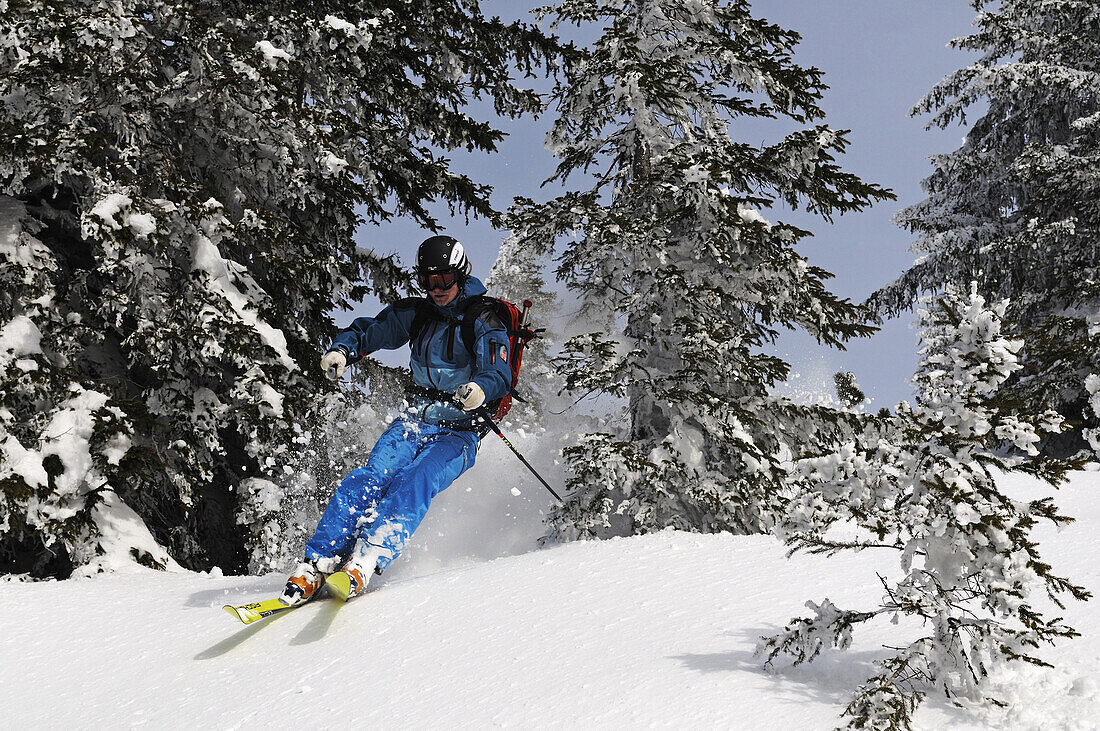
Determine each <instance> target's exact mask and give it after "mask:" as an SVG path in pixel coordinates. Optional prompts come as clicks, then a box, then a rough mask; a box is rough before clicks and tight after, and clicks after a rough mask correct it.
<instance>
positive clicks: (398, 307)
mask: <svg viewBox="0 0 1100 731" xmlns="http://www.w3.org/2000/svg"><path fill="white" fill-rule="evenodd" d="M419 302H420V300H417V299H414V298H409V299H403V300H398V301H397V302H394V303H393V304H392V305H387V306H386V307H385V308H383V310H382V311H381V312H379V313H378V314H377V315H375V316H374V317H358V318H356V319H355V321H354V322H352V323H351V325H350V326H349V327H347V328H345V329H343V330H341V331H340V333H339V334H338V335H337V336H336V338H335V339H334V340H333V341H332V345H330V346H329V347H328V349H329V350H330V351H331V350H335V351H338V352H340V353H343V354H344V356H345V357H347V360H348V363H354V362H356V361H357V360H360V359H361V358H363V357H364V356H366V355H369V354H370V353H373V352H374V351H376V350H394V349H395V348H400V347H401V346H402V345H404V344H405V343H407V342H409V328H410V327H411V326H412V321H413V318H414V317H415V316H416V307H417V304H418V303H419Z"/></svg>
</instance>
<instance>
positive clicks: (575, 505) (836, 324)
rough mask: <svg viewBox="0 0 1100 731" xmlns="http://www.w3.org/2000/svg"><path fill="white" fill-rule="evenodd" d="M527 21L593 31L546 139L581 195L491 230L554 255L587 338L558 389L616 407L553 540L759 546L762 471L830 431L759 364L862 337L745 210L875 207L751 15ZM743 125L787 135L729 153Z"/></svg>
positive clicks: (770, 475)
mask: <svg viewBox="0 0 1100 731" xmlns="http://www.w3.org/2000/svg"><path fill="white" fill-rule="evenodd" d="M545 14H547V15H550V16H553V17H554V18H555V19H556V20H557V22H565V23H576V24H578V25H580V26H582V27H592V26H590V25H588V24H598V25H595V27H596V28H600V29H602V30H600V31H598V32H599V33H600V35H599V37H598V39H597V40H596V41H595V42H594V43H592V44H591V46H590V47H589V48H588V49H587V53H586V57H585V58H584V59H583V61H581V62H579V63H578V64H577V65H576V66H575V67H574V68H573V69H572V70H571V71H570V72H569V73H568V74H567V77H566V81H565V82H564V83H562V84H560V85H559V86H558V87H557V88H556V91H555V94H554V97H555V100H556V103H557V109H558V112H559V115H560V116H559V118H558V119H557V121H556V122H555V123H554V125H553V128H552V130H551V132H550V134H549V136H548V143H547V144H548V147H549V148H550V149H551V150H552V151H553V152H554V154H555V155H556V156H557V157H558V158H559V161H560V162H559V165H558V168H557V174H556V177H557V178H558V179H561V180H563V181H564V180H565V179H566V178H567V177H568V176H570V175H572V174H576V173H579V172H591V173H593V175H594V178H595V181H594V183H593V185H592V187H591V188H590V189H589V190H586V191H583V192H569V193H567V194H565V195H563V196H561V197H558V198H556V199H554V200H551V201H549V202H547V203H542V204H536V203H535V202H534V201H531V200H524V199H519V200H517V203H516V205H515V206H514V207H513V209H512V210H511V211H510V213H509V215H508V217H507V218H506V225H507V227H508V228H509V229H511V230H512V231H513V233H514V236H515V238H516V242H517V245H518V246H520V247H523V248H524V249H527V250H530V251H532V252H550V251H552V250H553V249H554V246H555V244H556V242H558V241H564V244H563V246H562V251H561V253H560V256H559V263H560V265H559V267H558V269H557V276H558V278H559V280H561V281H564V282H565V283H566V284H567V286H568V287H569V288H570V289H571V290H573V291H574V292H575V293H576V294H577V296H578V298H579V299H580V302H581V308H582V309H581V313H580V317H579V318H578V320H579V322H580V323H582V325H584V326H585V327H586V328H587V329H588V330H589V332H586V333H584V334H581V335H577V336H575V337H572V338H571V339H570V340H569V341H568V342H567V344H566V345H565V348H564V353H563V355H562V357H561V358H560V359H559V360H558V365H559V368H560V370H561V373H562V375H563V377H564V378H565V381H566V384H567V386H568V388H569V389H571V390H572V392H573V393H575V394H593V395H597V396H609V397H612V398H613V399H616V398H617V399H621V400H622V401H623V402H624V406H623V417H622V418H619V419H618V422H619V424H617V425H616V424H614V423H609V425H608V427H607V431H605V432H599V433H590V434H587V435H584V436H583V437H581V439H580V441H579V443H578V444H576V445H574V446H572V447H570V448H568V449H567V450H566V456H567V458H568V462H569V466H570V468H571V470H572V476H571V478H570V479H569V481H568V485H569V487H570V488H571V489H572V492H571V494H570V497H569V499H568V501H567V504H566V506H565V507H564V508H563V509H561V510H560V511H558V512H556V513H555V514H554V516H553V518H552V520H553V525H554V527H555V530H556V532H557V534H558V535H559V536H562V537H565V538H575V537H583V536H604V535H608V534H616V533H617V534H624V533H640V532H646V531H651V530H658V529H661V528H665V527H669V526H674V527H677V528H683V529H687V530H695V531H716V530H732V531H760V530H766V529H767V528H768V527H769V525H770V523H771V521H772V519H773V516H774V515H775V513H776V512H777V510H778V499H779V495H780V492H781V489H782V485H783V481H784V477H785V475H784V472H783V470H782V468H781V466H780V455H781V454H783V453H784V451H785V450H795V451H797V450H798V449H799V447H798V443H799V442H800V441H802V440H803V439H806V438H808V436H809V435H808V432H811V431H813V430H814V429H818V428H828V421H829V419H831V418H836V417H830V416H825V417H823V418H821V419H819V418H817V417H818V414H817V413H815V412H814V410H813V409H811V408H810V407H800V406H796V405H794V404H792V403H790V402H789V401H786V400H783V399H781V398H777V397H774V396H772V395H771V394H770V392H771V390H772V387H773V386H775V385H776V384H777V383H778V382H781V381H783V380H785V379H786V377H787V374H788V370H789V367H788V364H787V363H785V362H784V361H783V360H782V359H780V358H778V357H775V356H774V355H769V354H768V353H767V352H766V350H767V348H768V347H769V345H771V344H772V343H774V341H775V338H776V337H777V335H778V330H779V329H780V328H802V329H804V330H806V331H807V332H809V333H810V334H812V335H813V336H814V337H816V338H817V339H818V340H819V341H820V342H822V343H826V344H828V345H833V346H841V344H842V343H843V342H844V341H845V340H847V339H848V338H851V337H854V336H860V335H865V334H867V333H868V332H870V330H871V328H869V327H866V326H864V325H862V324H860V322H859V320H860V313H859V311H858V309H857V308H856V307H855V306H854V305H852V304H851V303H849V302H848V301H847V300H844V299H841V298H839V297H837V296H835V295H833V294H832V293H831V292H829V290H828V289H827V288H826V286H825V280H826V279H828V278H829V277H830V275H829V273H828V272H825V271H823V270H822V269H820V268H817V267H814V266H811V265H809V264H808V263H807V261H806V259H805V258H804V257H803V256H801V255H800V254H799V253H798V252H797V251H796V248H795V247H796V244H797V243H798V242H799V241H800V240H801V239H802V238H803V237H805V236H807V235H808V233H809V232H807V231H803V230H799V229H798V228H795V227H794V226H791V225H788V224H784V223H771V222H769V221H767V220H766V219H765V218H764V216H763V215H761V213H760V212H759V211H760V209H767V208H770V207H772V206H773V205H774V204H776V203H777V202H779V201H782V202H783V203H786V204H788V205H790V206H792V207H798V206H800V205H801V206H805V207H806V208H807V209H808V210H810V211H813V212H816V213H818V214H820V215H821V216H823V217H824V218H825V219H829V218H830V217H831V216H832V215H833V214H835V213H838V212H845V211H855V210H859V209H861V208H863V207H865V206H866V205H868V204H869V203H870V202H871V201H873V200H876V199H882V198H887V197H889V196H890V194H889V192H888V191H885V190H883V189H882V188H880V187H878V186H875V185H871V184H867V183H864V182H862V181H860V180H859V179H858V178H857V177H856V176H854V175H851V174H848V173H845V172H842V171H841V170H840V168H839V167H838V166H837V164H836V163H835V162H834V156H835V155H836V154H838V153H840V152H842V151H843V150H844V149H845V147H846V145H847V142H846V140H845V136H844V133H843V132H840V131H836V130H833V129H830V128H829V127H827V126H824V125H822V124H814V122H815V121H817V120H820V119H821V118H822V117H823V113H822V111H821V108H820V107H819V106H818V102H819V100H820V97H821V94H822V90H823V89H824V88H825V87H824V85H823V84H822V74H821V72H820V71H819V70H817V69H815V68H804V67H801V66H798V65H797V64H795V63H794V62H793V61H792V53H793V49H794V46H795V45H796V44H797V42H798V40H799V36H798V35H797V34H796V33H794V32H791V31H788V30H784V29H782V28H779V27H777V26H775V25H772V24H770V23H768V22H766V21H764V20H761V19H758V18H754V17H753V16H752V15H751V14H750V9H749V4H748V3H747V2H717V1H715V0H693V1H692V2H683V0H646V1H644V2H634V1H632V0H603V1H598V0H568V1H567V2H562V3H560V4H558V5H556V6H553V7H550V8H548V9H545ZM746 117H751V118H781V119H783V120H784V122H782V123H780V122H776V135H777V137H781V139H780V140H779V141H778V142H776V143H775V144H773V145H768V146H762V147H756V146H753V145H752V144H749V143H746V142H740V141H735V140H734V139H732V138H731V136H730V127H731V125H733V124H736V121H737V120H738V119H743V118H746ZM790 126H795V127H797V129H796V130H795V131H793V132H789V133H787V134H785V135H784V130H786V129H789V127H790ZM570 236H572V238H570Z"/></svg>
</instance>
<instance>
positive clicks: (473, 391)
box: [455, 381, 485, 411]
mask: <svg viewBox="0 0 1100 731" xmlns="http://www.w3.org/2000/svg"><path fill="white" fill-rule="evenodd" d="M455 400H456V401H458V405H459V406H461V407H462V410H463V411H473V410H474V409H476V408H477V407H478V406H481V405H482V404H483V403H485V392H484V391H482V390H481V386H479V385H477V384H476V383H474V382H473V381H470V382H469V383H464V384H463V385H461V386H459V387H458V390H457V391H455Z"/></svg>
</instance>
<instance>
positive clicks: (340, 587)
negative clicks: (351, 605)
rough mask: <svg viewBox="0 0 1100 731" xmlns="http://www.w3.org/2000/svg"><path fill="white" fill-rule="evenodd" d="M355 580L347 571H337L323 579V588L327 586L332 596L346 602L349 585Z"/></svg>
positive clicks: (348, 594) (349, 594) (349, 591)
mask: <svg viewBox="0 0 1100 731" xmlns="http://www.w3.org/2000/svg"><path fill="white" fill-rule="evenodd" d="M354 581H355V579H353V578H352V576H351V574H349V573H348V572H347V571H337V572H336V573H335V574H332V575H331V576H329V577H328V578H327V579H325V586H327V587H328V588H329V589H330V590H331V591H332V593H333V594H335V595H336V596H337V597H339V598H340V599H341V600H343V601H345V602H346V601H347V600H348V597H350V596H351V595H352V594H351V585H352V582H354Z"/></svg>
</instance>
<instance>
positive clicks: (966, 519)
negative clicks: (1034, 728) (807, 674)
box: [759, 286, 1088, 729]
mask: <svg viewBox="0 0 1100 731" xmlns="http://www.w3.org/2000/svg"><path fill="white" fill-rule="evenodd" d="M925 302H926V303H927V305H928V308H927V309H921V310H920V322H921V325H922V327H923V332H922V338H921V339H922V348H921V350H920V363H919V365H918V370H917V373H916V376H915V377H914V385H915V386H916V404H915V405H910V404H909V403H908V402H903V403H901V404H900V405H899V406H898V407H897V409H896V413H894V414H892V415H890V416H888V417H886V418H883V419H881V420H877V421H872V422H869V423H868V425H867V428H866V430H865V432H864V433H863V434H862V435H861V437H860V438H858V439H856V440H853V441H852V442H850V443H848V444H845V445H843V446H842V447H841V448H840V449H839V450H838V451H836V452H835V453H833V454H825V455H822V456H817V457H808V458H805V459H802V460H800V461H799V462H797V463H796V470H795V477H794V482H795V484H796V485H798V491H797V492H796V493H795V494H794V495H793V496H792V499H791V501H790V503H789V504H788V506H787V510H786V516H785V518H784V519H783V521H782V522H781V524H780V526H779V527H778V529H777V533H779V534H780V535H781V536H783V537H784V538H785V540H786V541H787V542H788V544H789V545H791V546H792V548H793V550H808V551H811V552H815V553H829V554H831V553H835V552H837V551H841V550H844V549H854V550H862V549H866V548H872V547H873V548H893V549H895V550H897V551H898V552H899V553H900V556H901V569H902V573H903V577H902V578H901V579H900V580H898V581H896V582H895V581H888V580H886V579H885V578H883V579H882V581H883V585H884V587H885V590H886V596H885V598H884V599H883V603H882V605H881V606H879V607H874V608H871V609H869V610H867V611H853V610H842V609H839V608H837V607H836V606H835V605H833V604H832V602H830V601H829V600H828V599H826V600H825V601H823V602H822V603H821V604H820V605H818V604H815V603H814V602H808V603H807V606H808V607H809V608H810V609H811V610H813V612H814V616H813V617H810V618H808V619H807V618H802V619H796V620H794V621H793V622H792V624H790V625H788V626H787V628H786V629H785V631H784V632H782V633H780V634H779V635H776V636H774V637H770V638H764V640H763V641H762V642H761V644H760V647H759V652H760V653H762V654H764V655H766V656H767V659H768V662H769V663H770V662H772V661H773V660H774V659H775V658H776V657H777V656H779V655H788V656H790V657H791V658H793V660H794V663H795V664H798V663H801V662H804V661H807V660H812V659H813V658H814V657H816V656H817V655H818V653H819V652H820V651H821V650H822V648H824V647H828V646H835V647H840V648H847V647H848V646H849V644H850V643H851V632H852V628H853V626H854V625H856V624H858V623H861V622H865V621H868V620H870V619H872V618H874V617H877V616H879V615H884V614H885V615H894V616H898V615H901V616H906V617H912V618H919V619H920V620H922V621H923V624H921V625H919V626H918V627H914V628H913V629H914V635H916V634H917V633H918V632H920V627H924V628H926V631H927V634H926V635H924V636H922V637H919V638H918V639H915V640H913V641H911V642H909V643H908V644H907V645H906V646H904V647H902V648H900V650H899V651H898V652H897V654H895V655H893V656H891V657H888V658H886V659H885V660H882V661H880V663H879V667H880V669H879V672H878V673H876V674H875V675H874V676H872V677H871V678H869V679H868V680H867V681H866V682H865V683H864V684H863V685H862V686H860V688H859V690H858V692H857V694H856V696H855V698H854V699H853V700H852V702H851V703H850V704H849V706H848V707H847V709H846V711H845V714H846V715H849V716H851V719H850V722H849V726H850V727H851V728H862V729H902V728H906V729H907V728H910V721H911V719H912V715H913V712H914V711H915V710H916V708H917V706H918V704H919V703H920V701H921V699H922V698H923V697H924V695H925V694H926V693H927V692H928V691H930V690H938V691H942V692H943V693H945V694H946V695H947V697H948V698H950V699H967V700H974V701H981V700H983V698H984V696H985V695H986V693H987V692H988V691H987V690H985V688H984V687H983V685H984V684H985V681H986V679H987V677H988V675H989V674H990V672H992V671H993V670H994V669H995V668H996V667H997V666H999V665H1002V664H1004V663H1006V662H1009V661H1014V660H1023V661H1027V662H1032V663H1037V664H1043V662H1042V660H1041V659H1039V658H1038V657H1037V656H1036V655H1035V654H1034V649H1035V648H1037V647H1038V645H1039V643H1041V642H1046V643H1053V642H1054V641H1055V640H1057V639H1059V638H1069V637H1074V636H1076V634H1077V632H1076V631H1075V630H1074V629H1073V628H1072V627H1069V626H1067V625H1065V624H1063V623H1062V621H1061V619H1060V618H1050V617H1046V616H1044V615H1043V614H1042V613H1041V612H1040V611H1038V610H1037V609H1036V607H1035V605H1034V604H1033V601H1034V600H1033V598H1032V597H1033V596H1034V595H1035V594H1036V593H1041V594H1047V595H1049V596H1050V597H1051V598H1052V599H1053V600H1054V601H1055V602H1056V603H1058V605H1059V606H1060V607H1061V606H1062V603H1061V601H1060V599H1059V597H1060V596H1062V595H1065V594H1069V595H1070V596H1072V597H1074V598H1075V599H1086V598H1087V597H1088V593H1087V592H1086V591H1085V589H1084V588H1082V587H1080V586H1077V585H1075V584H1073V583H1072V582H1070V581H1069V580H1068V579H1065V578H1063V577H1060V576H1057V575H1056V574H1054V573H1053V569H1052V567H1051V566H1050V565H1049V564H1047V563H1044V561H1043V560H1042V558H1041V557H1040V555H1039V546H1038V544H1037V543H1036V541H1035V539H1034V537H1033V535H1032V530H1033V528H1034V527H1035V525H1036V523H1037V522H1038V521H1039V520H1044V519H1045V520H1049V521H1051V522H1053V523H1055V524H1061V523H1066V522H1069V521H1070V520H1071V519H1070V518H1068V517H1066V516H1064V515H1061V514H1059V512H1058V511H1057V508H1056V506H1055V505H1054V503H1053V501H1052V500H1051V498H1049V497H1048V498H1042V499H1038V500H1033V501H1030V502H1028V501H1022V500H1016V499H1013V498H1011V497H1010V496H1009V495H1006V494H1005V493H1004V492H1002V491H1001V490H1000V489H999V488H998V486H997V480H998V479H999V478H1000V476H1002V475H1004V474H1007V473H1009V472H1012V471H1017V472H1023V473H1026V474H1030V475H1034V476H1036V477H1039V478H1041V479H1043V480H1045V481H1047V482H1048V483H1050V484H1051V485H1057V484H1059V483H1060V482H1061V481H1062V480H1063V479H1064V474H1065V471H1066V469H1067V468H1068V467H1070V466H1072V465H1071V463H1068V462H1065V461H1060V460H1055V459H1053V458H1050V457H1046V456H1042V455H1040V453H1039V450H1038V448H1037V446H1036V445H1037V444H1038V442H1039V439H1040V437H1041V435H1042V434H1044V433H1057V432H1058V431H1059V430H1060V429H1061V428H1062V425H1063V419H1062V417H1061V416H1059V415H1058V414H1057V413H1055V412H1054V411H1047V412H1045V413H1038V414H1036V415H1034V416H1029V417H1024V416H1019V415H1017V414H1015V413H1014V412H1013V411H1012V410H1011V409H1008V408H1006V405H1005V403H1004V400H1003V399H1002V397H1001V393H1000V389H1001V388H1002V387H1003V384H1004V383H1005V382H1006V381H1007V380H1008V379H1009V378H1010V377H1011V376H1012V374H1013V373H1015V372H1017V371H1018V370H1019V368H1020V365H1019V363H1018V362H1017V353H1018V352H1019V349H1020V347H1021V342H1020V341H1018V340H1009V339H1007V338H1006V337H1005V336H1004V335H1003V334H1002V332H1001V329H1002V322H1003V318H1004V314H1005V312H1006V310H1007V309H1008V304H1007V303H1006V302H1004V301H1002V302H1000V303H997V304H995V305H993V306H987V305H986V302H985V300H984V299H983V297H982V296H981V295H980V294H978V293H977V289H976V287H975V288H973V289H972V290H971V292H970V293H969V294H968V295H967V294H963V293H962V292H959V291H957V290H956V289H954V288H953V287H951V286H948V287H947V291H946V294H945V295H944V297H943V298H942V299H940V300H939V301H938V302H933V301H932V300H931V299H928V300H925ZM902 631H904V630H902Z"/></svg>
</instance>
